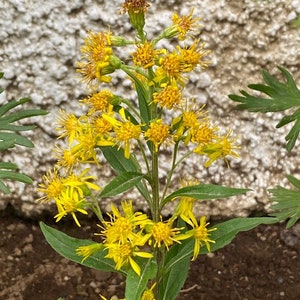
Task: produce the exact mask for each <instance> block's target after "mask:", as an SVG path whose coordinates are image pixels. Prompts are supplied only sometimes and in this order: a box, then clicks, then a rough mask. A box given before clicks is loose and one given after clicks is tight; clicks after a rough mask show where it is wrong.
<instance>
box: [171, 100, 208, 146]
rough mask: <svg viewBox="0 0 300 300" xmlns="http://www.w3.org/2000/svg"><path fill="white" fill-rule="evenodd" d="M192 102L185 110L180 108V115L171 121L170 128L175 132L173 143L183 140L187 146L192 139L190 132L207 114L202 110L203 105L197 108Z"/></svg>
mask: <svg viewBox="0 0 300 300" xmlns="http://www.w3.org/2000/svg"><path fill="white" fill-rule="evenodd" d="M193 102H194V100H192V104H189V106H188V107H187V108H185V107H181V109H180V110H181V111H182V113H181V114H180V115H179V116H178V117H176V118H174V119H173V121H172V128H173V129H174V130H175V133H174V140H175V141H178V140H183V141H184V143H185V144H188V143H189V142H190V140H191V138H192V130H193V129H195V128H198V127H199V126H200V124H201V123H203V117H204V116H205V115H206V114H207V111H204V110H203V108H204V105H203V106H201V107H200V108H199V107H198V105H196V104H194V103H193Z"/></svg>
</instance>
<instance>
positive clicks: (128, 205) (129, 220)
mask: <svg viewBox="0 0 300 300" xmlns="http://www.w3.org/2000/svg"><path fill="white" fill-rule="evenodd" d="M122 209H123V213H121V212H120V211H119V210H118V209H117V207H115V206H114V205H113V204H111V210H112V214H109V213H108V215H109V217H110V221H103V226H101V225H98V226H99V227H100V228H102V231H101V234H100V235H101V236H103V237H104V239H105V243H126V242H127V241H133V240H136V238H137V236H138V235H137V232H138V231H140V230H141V229H143V228H144V227H145V226H146V225H147V224H148V223H149V220H148V217H147V215H145V214H143V213H140V212H134V211H133V207H132V201H122ZM139 238H140V241H139V245H140V246H142V245H143V244H145V243H146V242H147V239H148V237H147V236H145V237H141V236H139Z"/></svg>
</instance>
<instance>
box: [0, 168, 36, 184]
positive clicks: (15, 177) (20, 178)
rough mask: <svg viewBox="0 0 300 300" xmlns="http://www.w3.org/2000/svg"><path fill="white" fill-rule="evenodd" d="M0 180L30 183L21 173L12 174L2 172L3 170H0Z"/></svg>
mask: <svg viewBox="0 0 300 300" xmlns="http://www.w3.org/2000/svg"><path fill="white" fill-rule="evenodd" d="M0 178H1V179H10V180H14V181H20V182H24V183H32V182H33V181H32V179H31V178H30V177H29V176H27V175H25V174H22V173H17V172H13V171H4V170H0Z"/></svg>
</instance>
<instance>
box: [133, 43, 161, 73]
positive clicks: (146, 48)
mask: <svg viewBox="0 0 300 300" xmlns="http://www.w3.org/2000/svg"><path fill="white" fill-rule="evenodd" d="M159 53H160V51H159V50H155V49H153V46H152V45H151V43H148V42H145V43H141V44H138V45H137V49H136V51H135V52H134V53H133V54H132V56H133V63H134V64H135V65H136V66H138V67H143V68H145V69H147V68H150V67H152V66H154V64H155V60H156V59H157V55H158V54H159Z"/></svg>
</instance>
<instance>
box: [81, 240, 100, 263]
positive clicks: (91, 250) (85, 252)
mask: <svg viewBox="0 0 300 300" xmlns="http://www.w3.org/2000/svg"><path fill="white" fill-rule="evenodd" d="M101 250H103V244H101V243H93V244H90V245H86V246H80V247H78V248H77V249H76V254H77V255H80V256H83V259H82V262H83V261H85V260H86V259H87V258H88V257H90V256H92V255H94V254H96V253H98V252H99V251H101Z"/></svg>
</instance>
